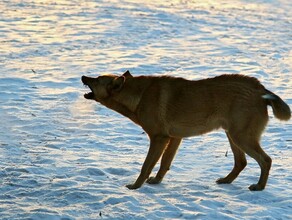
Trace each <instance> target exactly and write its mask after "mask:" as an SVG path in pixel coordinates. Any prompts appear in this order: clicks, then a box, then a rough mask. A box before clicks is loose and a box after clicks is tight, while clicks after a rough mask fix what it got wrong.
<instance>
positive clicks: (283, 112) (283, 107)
mask: <svg viewBox="0 0 292 220" xmlns="http://www.w3.org/2000/svg"><path fill="white" fill-rule="evenodd" d="M265 91H266V94H265V95H263V96H262V97H263V98H264V99H265V100H267V104H268V105H270V106H271V107H272V109H273V113H274V115H275V116H276V118H278V119H280V120H283V121H288V120H289V119H290V118H291V110H290V108H289V106H288V105H287V104H286V103H285V102H284V101H283V100H282V99H281V98H280V97H279V96H277V95H276V94H274V93H272V92H271V91H269V90H267V89H266V90H265Z"/></svg>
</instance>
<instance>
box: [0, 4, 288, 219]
mask: <svg viewBox="0 0 292 220" xmlns="http://www.w3.org/2000/svg"><path fill="white" fill-rule="evenodd" d="M291 15H292V5H291V1H290V0H274V1H273V0H253V1H251V0H241V1H240V0H222V1H217V0H189V1H188V0H168V1H163V0H161V1H145V0H144V1H142V0H136V1H134V0H116V1H115V0H110V1H108V0H96V1H93V0H87V1H78V0H73V1H70V0H60V1H59V0H58V1H53V0H40V1H38V0H22V1H20V0H2V1H0V219H7V220H12V219H53V220H54V219H63V220H65V219H99V218H101V219H256V220H258V219H292V120H290V121H288V122H286V123H282V122H279V121H278V120H276V119H274V116H273V115H272V114H271V111H270V110H269V111H270V118H271V119H270V123H269V125H268V127H267V129H266V132H265V133H264V134H263V138H262V145H263V148H264V149H265V151H266V152H267V153H268V154H269V155H270V156H271V157H272V159H273V165H272V169H271V173H270V178H269V181H268V185H267V188H266V189H265V190H264V191H262V192H250V191H249V190H248V186H249V185H250V184H252V183H255V182H256V181H257V180H258V177H259V172H260V169H259V167H258V165H257V164H256V162H255V161H254V160H252V159H250V158H248V166H247V168H246V169H245V170H244V171H243V172H242V173H241V175H240V176H239V177H238V178H237V179H236V181H234V183H233V184H231V185H217V184H216V183H215V180H216V179H217V178H219V177H222V176H224V175H226V174H227V173H228V172H229V171H230V170H231V168H232V166H233V155H232V153H231V152H230V150H229V146H228V141H227V138H226V137H225V134H224V133H223V132H222V131H216V132H213V133H210V134H207V135H203V136H199V137H193V138H188V139H186V140H184V142H183V144H182V146H181V147H180V150H179V152H178V154H177V156H176V158H175V160H174V162H173V165H172V168H171V170H170V171H169V173H168V174H167V176H166V177H165V179H164V181H163V182H162V184H160V185H148V184H145V185H144V186H143V187H142V188H140V189H138V190H135V191H130V190H128V189H127V188H126V187H125V185H126V184H128V183H131V182H133V181H134V180H135V178H136V177H137V176H138V174H139V171H140V168H141V166H142V163H143V161H144V158H145V156H146V152H147V150H148V139H147V137H146V135H145V134H144V133H143V131H142V130H141V129H140V128H139V127H137V126H136V125H134V124H133V123H132V122H130V121H129V120H128V119H126V118H124V117H122V116H120V115H118V114H117V113H114V112H112V111H110V110H108V109H106V108H105V107H102V106H101V105H99V104H97V103H93V102H92V101H88V100H85V99H84V98H83V93H84V92H87V91H88V90H87V89H86V88H84V87H83V85H82V83H81V81H80V77H81V76H82V75H90V76H95V75H98V74H101V73H122V72H123V71H125V70H127V69H129V70H130V71H131V72H132V73H133V74H134V75H157V74H164V75H171V76H180V77H185V78H188V79H201V78H206V77H211V76H216V75H220V74H223V73H227V74H229V73H230V74H232V73H241V74H245V75H250V76H255V77H257V78H259V80H260V81H261V82H262V83H263V84H264V85H265V86H266V87H267V88H268V89H270V90H272V91H274V92H275V93H276V94H278V95H280V96H281V97H282V98H283V99H284V100H286V102H287V103H289V104H290V107H291V106H292V73H291V69H292V68H291V66H292V42H291V41H292V17H291ZM227 150H228V152H227V156H225V154H226V151H227ZM155 170H157V167H156V168H155Z"/></svg>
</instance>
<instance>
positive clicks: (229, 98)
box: [81, 71, 291, 191]
mask: <svg viewBox="0 0 292 220" xmlns="http://www.w3.org/2000/svg"><path fill="white" fill-rule="evenodd" d="M81 80H82V82H83V84H84V85H86V86H88V87H89V88H90V90H91V92H89V93H86V94H85V95H84V97H85V98H86V99H90V100H95V101H97V102H99V103H100V104H102V105H104V106H106V107H108V108H110V109H112V110H114V111H116V112H118V113H120V114H122V115H124V116H126V117H128V118H129V119H130V120H132V121H133V122H134V123H136V124H137V125H139V126H141V127H142V128H143V130H144V131H145V132H146V133H147V134H148V136H149V139H150V147H149V151H148V154H147V156H146V159H145V161H144V164H143V166H142V169H141V172H140V175H139V177H138V178H137V180H136V181H135V182H134V183H133V184H129V185H127V188H128V189H137V188H139V187H141V186H142V185H143V184H144V182H145V181H147V183H149V184H158V183H160V182H161V181H162V179H163V177H164V176H165V174H166V172H167V171H168V170H169V168H170V165H171V162H172V160H173V158H174V156H175V154H176V152H177V149H178V147H179V145H180V143H181V141H182V139H183V138H185V137H190V136H195V135H201V134H204V133H207V132H210V131H212V130H214V129H219V128H222V129H224V130H225V132H226V135H227V138H228V140H229V143H230V146H231V149H232V151H233V155H234V167H233V169H232V171H231V172H230V173H229V174H228V175H227V176H226V177H224V178H219V179H218V180H217V183H218V184H227V183H232V181H233V180H234V179H235V178H236V177H237V176H238V175H239V173H240V172H241V171H242V170H243V169H244V168H245V166H246V164H247V162H246V157H245V154H247V155H249V156H251V157H252V158H254V159H255V160H256V161H257V163H258V164H259V166H260V169H261V174H260V178H259V180H258V183H256V184H252V185H251V186H250V187H249V189H250V190H251V191H258V190H263V189H264V188H265V186H266V183H267V180H268V176H269V170H270V168H271V164H272V160H271V158H270V157H269V156H268V155H267V154H266V153H265V152H264V151H263V150H262V148H261V146H260V143H259V142H260V137H261V134H262V132H263V130H264V128H265V126H266V124H267V122H268V111H267V106H271V107H272V109H273V114H274V115H275V117H276V118H278V119H279V120H289V119H290V117H291V110H290V108H289V106H288V105H287V104H286V103H285V102H284V101H283V100H282V99H281V98H280V97H279V96H277V95H275V94H274V93H272V92H271V91H269V90H267V89H265V87H264V86H263V85H262V84H261V83H260V82H259V81H258V80H257V79H256V78H253V77H248V76H243V75H240V74H230V75H221V76H217V77H214V78H208V79H202V80H197V81H190V80H186V79H184V78H175V77H169V76H160V77H158V76H135V77H134V76H132V75H131V73H130V72H129V71H126V72H125V73H124V74H123V75H120V76H118V75H101V76H99V77H97V78H92V77H87V76H82V78H81ZM161 157H162V158H161ZM160 158H161V165H160V168H159V171H158V172H157V174H156V176H155V177H149V176H150V174H151V171H152V169H153V167H154V166H155V164H156V163H157V161H158V160H159V159H160Z"/></svg>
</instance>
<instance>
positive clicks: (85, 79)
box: [81, 76, 88, 84]
mask: <svg viewBox="0 0 292 220" xmlns="http://www.w3.org/2000/svg"><path fill="white" fill-rule="evenodd" d="M87 79H88V77H87V76H82V77H81V81H82V82H83V83H84V84H86V82H87Z"/></svg>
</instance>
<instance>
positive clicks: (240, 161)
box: [216, 132, 247, 184]
mask: <svg viewBox="0 0 292 220" xmlns="http://www.w3.org/2000/svg"><path fill="white" fill-rule="evenodd" d="M226 135H227V137H228V140H229V143H230V146H231V149H232V152H233V156H234V167H233V169H232V171H231V172H230V173H229V174H228V175H227V176H226V177H224V178H219V179H218V180H217V181H216V182H217V183H218V184H226V183H232V182H233V180H235V179H236V177H237V176H238V175H239V173H240V172H241V171H242V170H243V169H244V168H245V166H246V164H247V162H246V158H245V153H244V152H243V151H242V150H241V149H240V148H239V147H237V146H236V145H235V144H234V142H233V141H232V139H231V137H230V135H229V134H228V132H226Z"/></svg>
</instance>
